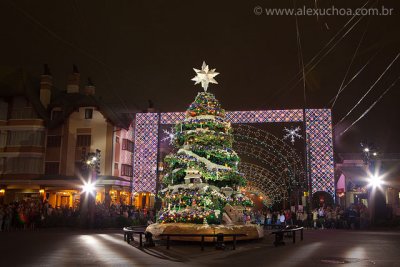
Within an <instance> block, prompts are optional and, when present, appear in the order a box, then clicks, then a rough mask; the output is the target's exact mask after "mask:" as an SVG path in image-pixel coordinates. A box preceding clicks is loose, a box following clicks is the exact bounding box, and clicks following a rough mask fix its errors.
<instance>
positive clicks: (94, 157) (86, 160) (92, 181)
mask: <svg viewBox="0 0 400 267" xmlns="http://www.w3.org/2000/svg"><path fill="white" fill-rule="evenodd" d="M100 153H101V151H100V150H99V149H96V152H90V153H88V154H85V155H84V157H83V166H84V167H85V169H86V170H87V173H86V176H87V180H86V181H83V185H82V186H81V187H82V195H81V197H82V198H83V201H81V216H82V220H83V221H82V223H83V224H84V225H86V226H88V227H89V228H93V225H94V216H95V208H96V207H95V205H96V180H97V175H98V174H100V160H101V154H100Z"/></svg>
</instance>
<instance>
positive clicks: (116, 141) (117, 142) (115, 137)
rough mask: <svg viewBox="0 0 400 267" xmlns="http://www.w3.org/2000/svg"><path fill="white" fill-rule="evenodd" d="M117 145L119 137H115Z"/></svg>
mask: <svg viewBox="0 0 400 267" xmlns="http://www.w3.org/2000/svg"><path fill="white" fill-rule="evenodd" d="M115 143H117V144H119V137H118V136H117V137H115Z"/></svg>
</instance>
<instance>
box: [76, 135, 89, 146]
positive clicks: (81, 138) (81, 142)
mask: <svg viewBox="0 0 400 267" xmlns="http://www.w3.org/2000/svg"><path fill="white" fill-rule="evenodd" d="M91 143H92V136H91V135H89V134H80V135H77V136H76V146H78V147H79V146H90V144H91Z"/></svg>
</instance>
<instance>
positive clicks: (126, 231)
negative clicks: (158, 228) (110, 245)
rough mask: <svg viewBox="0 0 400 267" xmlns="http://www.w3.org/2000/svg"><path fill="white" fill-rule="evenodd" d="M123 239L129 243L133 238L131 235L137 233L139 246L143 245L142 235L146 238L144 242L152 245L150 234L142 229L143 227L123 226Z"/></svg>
mask: <svg viewBox="0 0 400 267" xmlns="http://www.w3.org/2000/svg"><path fill="white" fill-rule="evenodd" d="M123 231H124V241H126V242H127V243H128V244H130V243H131V241H132V240H134V239H133V235H135V234H136V235H139V247H143V235H144V236H145V238H146V244H147V245H149V246H154V242H153V238H152V234H151V233H149V232H146V231H144V228H143V227H124V228H123Z"/></svg>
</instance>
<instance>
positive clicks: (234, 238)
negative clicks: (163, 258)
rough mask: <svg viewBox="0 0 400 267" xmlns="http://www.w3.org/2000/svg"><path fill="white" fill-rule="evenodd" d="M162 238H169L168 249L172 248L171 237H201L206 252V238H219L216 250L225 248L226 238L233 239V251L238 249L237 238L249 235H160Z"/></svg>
mask: <svg viewBox="0 0 400 267" xmlns="http://www.w3.org/2000/svg"><path fill="white" fill-rule="evenodd" d="M160 236H161V237H167V249H169V248H170V242H169V241H170V237H201V250H202V251H203V250H204V238H205V237H214V238H217V241H216V243H217V244H216V249H223V248H224V247H225V244H224V238H225V237H233V250H235V249H236V238H237V237H239V236H247V234H223V233H218V234H160Z"/></svg>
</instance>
